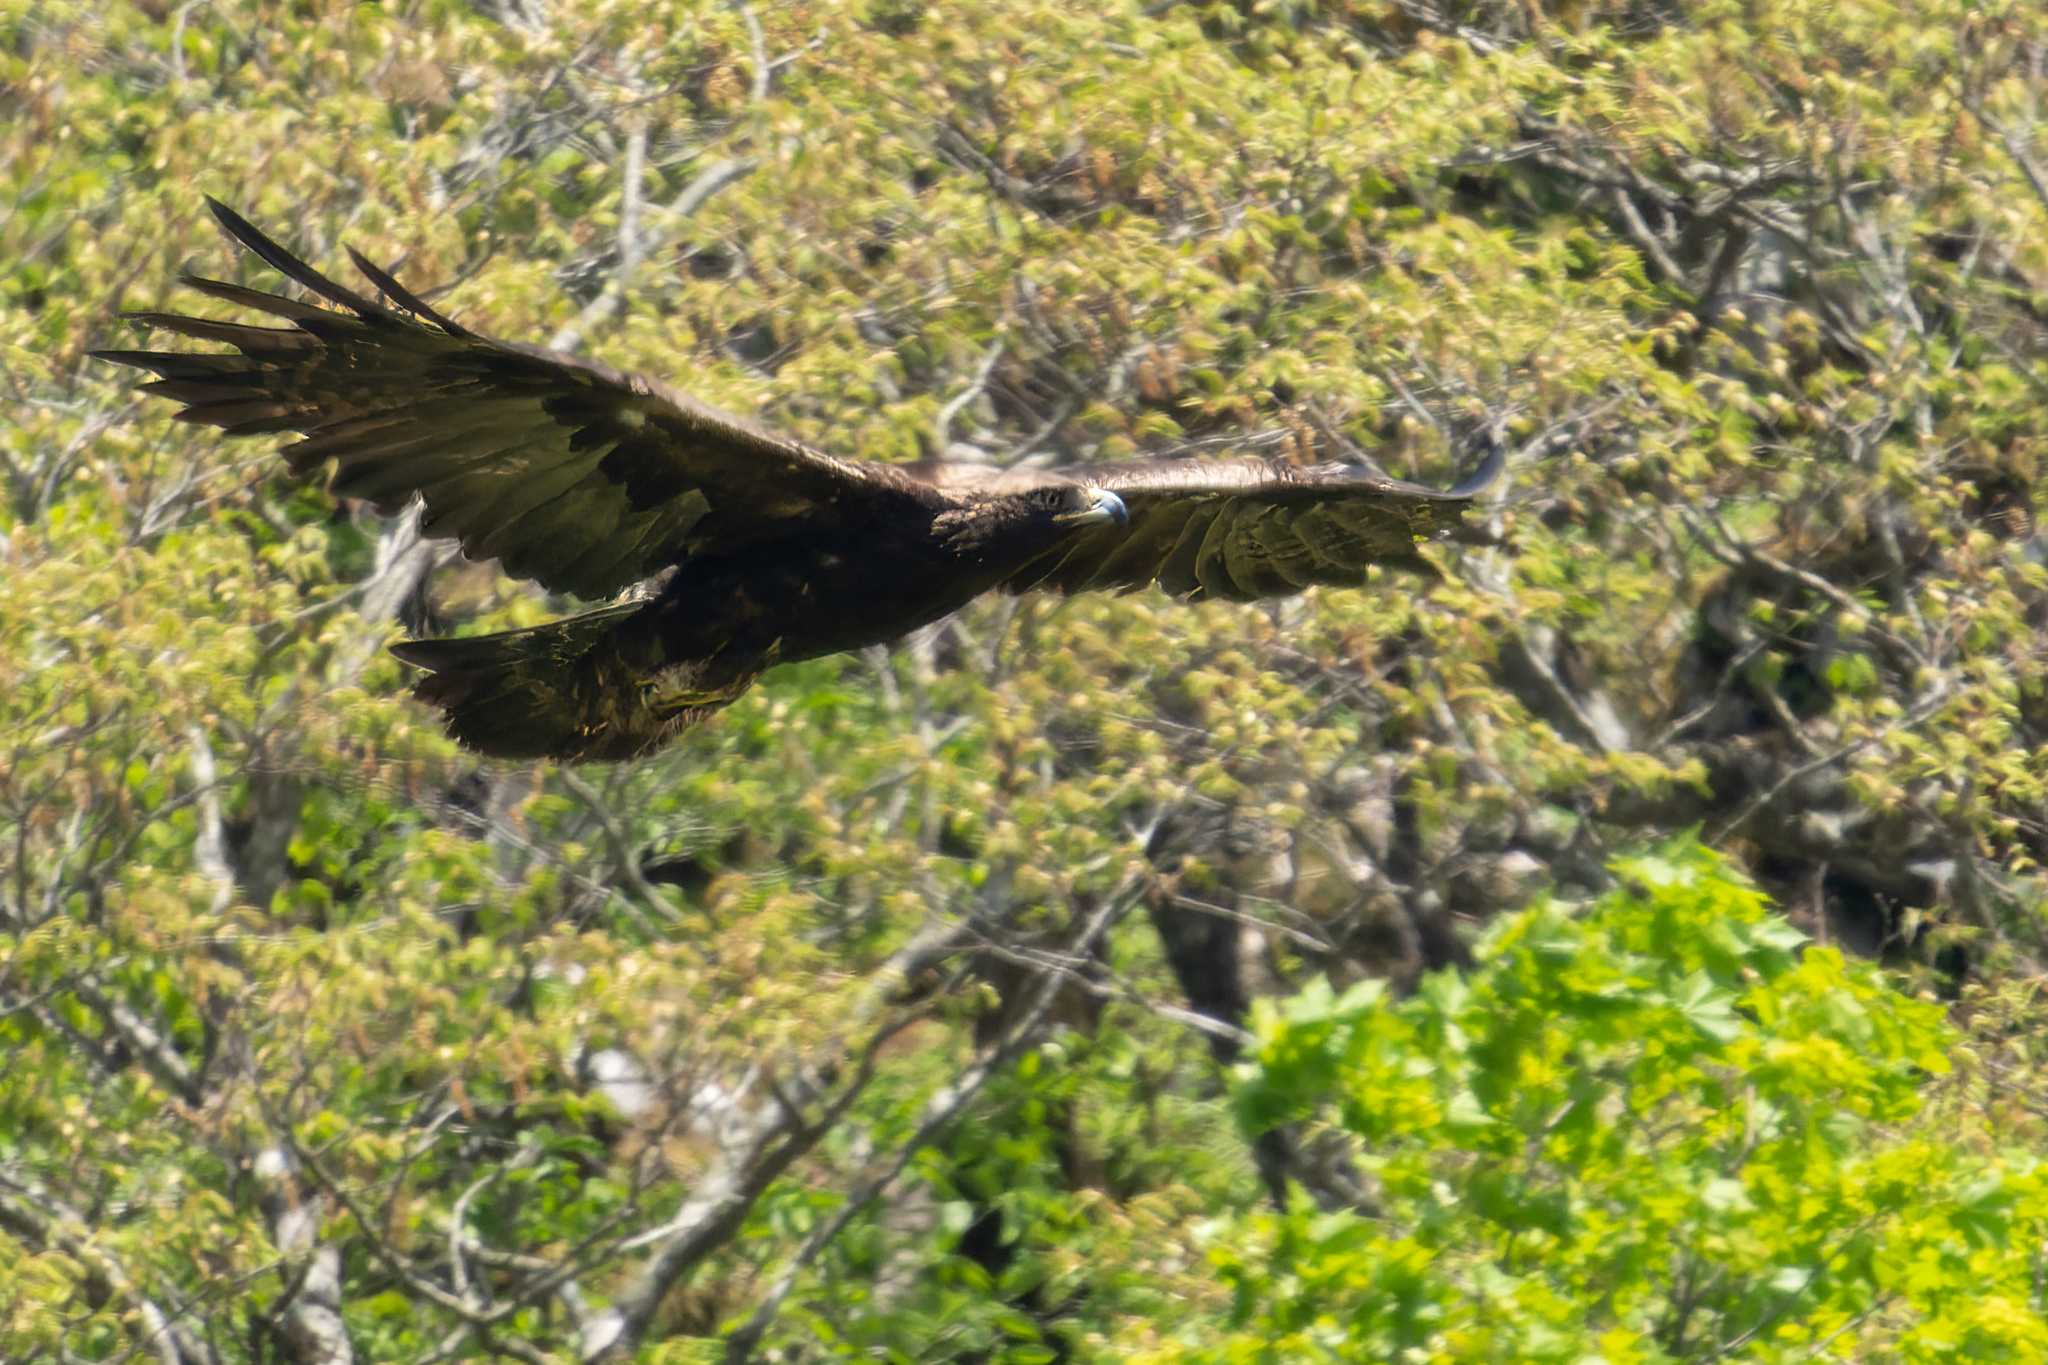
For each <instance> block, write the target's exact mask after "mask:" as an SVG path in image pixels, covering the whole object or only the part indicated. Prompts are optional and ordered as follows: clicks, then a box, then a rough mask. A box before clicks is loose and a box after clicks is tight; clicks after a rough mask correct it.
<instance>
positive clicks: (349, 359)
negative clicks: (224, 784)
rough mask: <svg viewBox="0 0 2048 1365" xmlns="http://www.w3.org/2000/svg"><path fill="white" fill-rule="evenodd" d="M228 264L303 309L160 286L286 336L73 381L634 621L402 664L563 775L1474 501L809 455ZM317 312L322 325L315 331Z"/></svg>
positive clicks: (1394, 487)
mask: <svg viewBox="0 0 2048 1365" xmlns="http://www.w3.org/2000/svg"><path fill="white" fill-rule="evenodd" d="M207 202H208V204H209V205H210V206H211V207H212V209H213V216H214V217H215V218H217V219H218V220H219V221H220V225H221V227H222V228H224V229H225V230H226V231H227V233H228V235H229V236H230V237H233V238H234V239H235V240H236V241H238V242H240V243H241V244H242V245H243V246H245V247H247V248H248V249H249V250H250V251H252V252H254V253H255V254H256V255H257V256H259V257H261V258H262V259H263V260H264V261H266V262H268V263H269V264H270V265H271V266H273V267H275V268H276V269H277V270H279V271H280V272H282V273H283V274H284V275H286V276H288V277H289V278H291V279H293V280H295V281H297V282H298V283H299V284H301V285H303V286H304V287H305V288H306V289H307V290H309V291H310V292H311V293H312V294H313V295H315V296H317V298H318V299H319V300H321V301H322V302H321V303H315V302H310V301H303V300H299V299H293V298H287V297H284V296H282V295H278V294H266V293H262V292H259V291H257V290H254V289H248V288H244V287H242V286H241V285H236V284H228V283H224V282H222V281H219V280H209V279H201V278H198V277H196V276H191V275H187V276H184V277H183V281H184V283H185V284H187V285H189V286H191V287H192V288H194V289H197V290H198V291H200V292H201V293H203V294H207V295H210V296H211V297H213V298H216V299H220V300H223V301H224V302H227V303H230V304H234V305H237V306H239V307H243V308H250V309H254V310H256V311H258V312H260V313H265V314H268V315H270V317H272V318H275V319H281V320H282V321H283V322H284V323H285V324H286V325H284V326H281V327H280V326H260V327H259V326H252V325H249V324H246V323H239V322H217V321H212V320H209V319H205V318H192V317H185V316H182V315H179V314H173V313H156V312H148V313H139V314H134V315H132V316H134V317H135V318H136V320H138V321H140V322H143V323H146V324H148V325H151V326H155V327H161V328H163V329H165V330H166V331H170V332H175V333H177V334H178V335H180V336H185V337H193V338H197V339H199V340H202V341H212V342H224V343H226V344H227V345H229V346H231V347H233V348H234V350H233V352H232V353H213V354H202V353H195V352H186V351H134V350H113V351H95V352H93V354H94V355H95V356H97V357H98V358H99V359H101V360H109V361H113V362H115V363H117V364H121V365H132V366H135V367H137V368H139V369H143V370H147V371H150V372H151V373H153V374H154V375H156V376H157V378H156V379H155V381H154V382H151V383H148V384H145V385H143V388H144V390H145V391H146V392H149V393H154V394H161V395H163V396H164V397H167V398H171V399H174V400H176V401H177V402H180V403H182V404H184V405H185V407H184V409H183V410H182V411H181V412H179V413H178V414H177V416H178V419H179V420H181V421H186V422H197V423H202V424H205V425H207V426H214V427H218V428H220V429H221V431H222V432H223V433H224V434H226V435H229V436H253V435H262V434H269V433H273V432H285V431H292V432H298V433H299V434H300V435H301V436H302V437H303V438H304V439H303V440H300V441H298V442H297V443H295V444H292V445H289V446H286V447H285V449H284V457H285V460H286V462H287V463H288V464H289V465H290V467H291V469H292V471H293V472H294V473H297V474H302V475H305V474H312V473H314V472H316V471H320V470H323V469H327V470H331V473H330V474H329V475H328V478H329V481H330V483H331V486H332V488H333V489H334V491H335V492H337V493H341V494H345V495H347V496H350V497H356V498H362V499H366V500H368V501H369V502H371V503H373V504H375V505H376V506H377V507H378V508H379V509H380V510H382V511H384V512H386V513H394V512H397V511H399V510H401V509H402V508H404V507H405V506H406V505H407V504H408V503H409V502H411V501H412V500H413V499H414V498H418V499H419V500H420V502H421V503H422V505H423V506H422V511H421V519H420V529H421V531H422V533H423V534H426V535H429V536H453V537H455V538H456V539H457V540H458V541H460V542H461V546H462V550H463V553H464V554H466V555H467V556H469V557H470V558H471V559H478V560H482V559H496V560H498V561H499V562H500V563H502V564H503V566H504V568H505V571H506V572H507V573H509V574H511V575H512V576H513V577H515V578H530V579H532V580H534V581H535V582H537V583H539V584H540V585H541V586H542V587H544V588H547V589H548V590H550V591H552V592H562V593H573V594H575V595H577V596H579V597H585V598H592V599H604V598H610V597H615V596H617V595H618V594H620V593H621V592H622V591H624V590H625V589H628V588H631V587H634V586H635V585H639V584H642V583H643V582H645V581H647V580H654V582H653V584H652V585H651V591H649V590H643V591H642V592H640V593H639V594H637V595H636V596H635V598H634V599H633V600H623V601H619V602H616V603H615V604H614V605H610V606H605V607H600V608H598V609H597V610H595V611H589V612H585V613H583V614H582V615H580V616H571V617H568V618H566V619H563V620H560V621H554V622H550V623H549V624H547V625H542V626H534V627H531V628H529V629H526V630H512V631H504V632H501V633H499V634H495V635H478V636H465V637H460V638H453V639H440V640H409V641H405V642H403V643H401V644H397V645H394V646H393V647H392V652H393V653H394V654H396V655H397V656H398V657H399V658H400V659H402V660H404V661H405V662H406V663H408V664H412V665H415V666H417V667H419V668H422V669H425V670H426V672H427V676H426V677H424V678H422V679H421V680H420V681H419V682H418V684H417V685H416V687H415V695H417V696H418V697H419V698H420V700H422V701H424V702H427V703H430V704H432V705H434V706H437V707H439V708H440V710H441V712H442V713H443V716H444V717H445V720H446V723H447V727H448V729H449V731H450V732H451V733H452V734H453V735H454V736H455V738H456V739H457V740H459V741H460V742H461V743H463V744H464V745H466V746H468V747H469V748H471V749H474V750H477V751H478V752H481V753H484V754H489V755H494V756H497V757H502V758H555V759H562V760H565V761H570V762H577V761H587V760H604V759H627V758H633V757H636V756H638V755H641V754H647V753H651V752H653V751H654V750H656V749H659V748H660V747H662V746H663V745H664V744H666V743H668V742H669V741H670V740H671V739H673V738H674V737H675V736H676V735H677V734H678V733H680V732H681V731H682V730H684V729H685V728H687V727H688V726H690V725H692V724H694V723H695V722H697V721H698V720H701V719H702V718H703V717H705V716H707V715H709V714H710V713H711V712H713V711H716V710H718V709H719V708H720V707H723V706H725V705H727V704H729V703H730V702H731V701H732V700H733V699H734V698H736V697H738V696H739V695H740V694H741V693H742V692H744V691H745V690H746V689H747V687H748V686H749V685H751V684H752V683H753V681H754V679H756V678H757V677H759V676H760V675H761V673H762V671H763V670H765V669H767V668H768V667H770V666H771V665H773V664H777V663H787V662H792V661H795V660H799V659H811V658H816V657H818V656H819V655H823V654H832V653H837V652H838V651H841V650H849V649H858V648H861V647H862V646H865V645H872V644H880V643H885V642H888V641H891V640H894V639H896V638H897V637H899V636H901V635H903V634H904V633H905V632H907V631H909V630H912V629H914V628H915V627H917V626H920V625H924V624H925V623H927V622H930V621H934V620H937V619H939V618H940V617H943V616H945V615H947V614H948V613H950V612H953V611H956V610H958V609H959V608H961V607H963V606H965V605H966V604H967V603H968V602H970V601H972V600H973V599H974V598H976V597H978V596H980V595H981V594H982V593H985V592H989V591H991V590H994V589H1001V590H1003V591H1005V592H1013V593H1020V592H1027V591H1030V590H1032V589H1045V590H1048V591H1053V592H1062V593H1076V592H1085V591H1089V590H1091V589H1096V588H1105V589H1111V590H1119V591H1131V590H1134V589H1138V588H1143V587H1146V586H1148V585H1150V584H1154V583H1156V584H1158V585H1159V586H1160V587H1161V588H1162V589H1164V590H1165V591H1166V592H1167V593H1169V594H1171V595H1173V596H1175V597H1179V598H1182V599H1186V600H1190V601H1193V600H1199V599H1203V598H1223V599H1225V600H1229V601H1248V600H1250V599H1253V598H1259V597H1273V596H1281V595H1285V594H1289V593H1294V592H1299V591H1300V590H1301V589H1303V588H1306V587H1309V586H1311V585H1313V584H1335V585H1356V584H1359V583H1362V582H1363V581H1364V580H1365V575H1366V566H1367V565H1369V564H1371V563H1374V562H1381V563H1405V564H1409V565H1414V564H1416V563H1418V562H1419V561H1418V560H1417V558H1416V555H1415V546H1416V544H1417V542H1419V541H1423V540H1428V539H1432V538H1435V537H1438V536H1441V535H1443V534H1445V533H1446V532H1448V531H1449V530H1450V529H1451V528H1453V527H1455V526H1456V525H1457V524H1458V520H1459V517H1460V513H1461V512H1462V511H1463V509H1464V508H1465V507H1466V506H1467V505H1468V504H1469V503H1470V502H1471V501H1472V499H1473V497H1474V495H1476V494H1477V493H1478V492H1479V491H1480V490H1481V489H1483V488H1484V487H1485V486H1486V485H1487V484H1488V483H1489V482H1490V481H1491V480H1492V478H1493V477H1494V475H1495V473H1497V472H1498V468H1499V465H1500V458H1501V457H1500V451H1499V447H1498V444H1497V443H1496V444H1495V446H1494V449H1493V451H1492V453H1491V455H1490V457H1489V458H1488V460H1487V462H1486V465H1485V467H1483V468H1482V469H1480V470H1479V471H1478V472H1477V473H1476V474H1475V475H1474V476H1473V477H1472V478H1470V479H1468V480H1467V481H1466V482H1465V483H1463V484H1461V485H1460V486H1459V487H1457V488H1453V489H1450V490H1448V491H1445V490H1438V489H1432V488H1425V487H1422V486H1420V485H1417V484H1412V483H1405V482H1402V481H1400V480H1397V479H1390V478H1388V477H1386V476H1385V475H1383V474H1381V473H1379V472H1377V471H1375V470H1373V469H1371V468H1368V467H1366V466H1364V465H1358V464H1322V465H1312V466H1298V465H1291V464H1286V463H1281V462H1277V461H1273V460H1267V459H1259V458H1236V459H1159V460H1128V461H1118V462H1112V463H1102V464H1091V465H1076V466H1068V467H1064V468H1052V469H1020V468H1009V469H1004V468H999V467H995V466H989V465H979V464H972V463H960V462H952V461H943V460H927V461H922V462H919V463H914V464H885V463H878V462H863V461H859V460H848V459H842V458H840V457H839V456H836V455H831V454H827V453H825V452H824V451H820V450H815V449H813V448H811V447H810V446H808V445H805V444H804V443H803V442H801V441H798V440H795V439H793V438H791V437H788V436H785V435H782V434H780V433H778V432H775V431H772V430H770V429H769V428H767V427H765V426H762V425H760V424H758V423H756V422H753V421H750V420H748V419H747V418H744V417H737V416H733V415H731V414H729V413H724V412H720V411H719V410H717V409H716V408H712V407H708V406H706V405H705V404H703V403H699V402H697V401H696V400H694V399H692V398H690V397H688V396H687V395H685V394H682V393H679V392H677V391H675V390H674V389H671V388H669V387H668V386H667V385H665V384H662V383H659V382H657V381H655V380H652V379H648V378H645V377H643V376H641V375H636V374H622V373H620V372H619V371H617V370H612V369H608V368H606V367H605V366H603V365H598V364H594V363H592V362H590V361H587V360H579V359H577V358H575V357H573V356H568V355H562V354H560V353H557V352H554V351H549V350H544V349H542V348H540V347H538V346H528V345H522V344H520V343H518V342H508V341H496V340H493V339H491V338H489V337H486V336H482V335H479V334H478V333H476V332H473V331H471V330H469V329H468V328H467V327H464V326H462V325H461V324H459V323H457V322H455V321H453V320H451V319H449V318H447V317H445V316H443V315H442V314H441V313H440V312H438V311H436V310H435V309H434V308H433V307H432V306H430V305H429V304H427V303H426V302H424V301H423V300H422V299H420V298H419V297H418V296H417V295H416V294H414V293H412V292H411V291H410V290H408V289H406V288H405V287H404V286H403V285H401V284H399V283H398V281H396V280H394V279H393V278H391V276H390V275H389V274H388V273H386V272H385V271H383V270H381V269H379V268H378V267H377V266H375V265H373V264H371V263H370V262H369V261H367V260H365V259H364V258H363V257H362V256H361V255H359V254H358V253H356V252H355V251H353V250H351V251H350V252H349V255H350V257H351V258H352V259H353V260H354V261H355V264H356V266H357V268H358V269H360V270H361V271H362V272H363V274H364V275H365V276H367V277H368V279H369V280H370V282H371V283H372V284H373V285H374V286H375V288H376V289H377V291H378V292H379V293H380V294H381V295H382V296H383V299H384V300H386V301H388V302H383V301H379V300H377V299H373V298H368V297H365V296H364V295H362V294H359V293H356V292H355V291H354V290H352V289H349V288H347V287H346V286H344V285H340V284H337V283H335V282H334V281H332V280H330V279H328V278H326V277H325V276H324V275H321V274H320V273H319V272H318V271H316V270H314V269H313V268H312V267H311V266H309V265H307V264H306V263H305V262H304V261H301V260H299V259H298V258H296V257H294V256H293V255H291V253H289V252H287V251H286V250H284V248H282V247H280V246H279V245H278V244H277V243H276V242H273V241H271V240H270V238H268V237H266V236H264V235H263V233H261V232H260V231H258V230H257V229H256V228H255V227H253V226H252V225H251V224H250V223H249V222H248V221H247V220H245V219H244V218H242V217H241V215H239V214H237V213H236V212H235V211H234V210H232V209H230V208H228V207H227V206H226V205H225V204H222V203H220V202H218V201H217V200H213V199H211V198H209V199H208V200H207ZM323 303H324V304H328V305H333V306H332V307H327V306H322V304H323Z"/></svg>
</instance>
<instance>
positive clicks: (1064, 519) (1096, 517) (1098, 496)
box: [1053, 488, 1131, 527]
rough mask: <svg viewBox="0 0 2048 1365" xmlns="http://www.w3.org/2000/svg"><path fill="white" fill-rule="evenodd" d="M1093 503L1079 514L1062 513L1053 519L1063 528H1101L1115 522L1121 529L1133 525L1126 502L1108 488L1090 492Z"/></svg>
mask: <svg viewBox="0 0 2048 1365" xmlns="http://www.w3.org/2000/svg"><path fill="white" fill-rule="evenodd" d="M1088 493H1089V496H1090V499H1091V501H1090V502H1089V504H1088V506H1087V507H1085V508H1083V509H1082V510H1081V511H1079V512H1062V513H1061V514H1060V515H1058V516H1056V517H1054V518H1053V520H1054V521H1055V522H1058V523H1059V524H1060V525H1062V526H1100V525H1101V524H1102V523H1103V522H1105V521H1113V522H1115V523H1116V524H1117V525H1118V526H1119V527H1123V526H1129V525H1130V524H1131V509H1130V508H1128V507H1126V506H1124V500H1123V499H1122V498H1120V497H1118V496H1117V495H1116V494H1114V493H1112V492H1110V491H1109V490H1108V489H1107V488H1091V489H1089V490H1088Z"/></svg>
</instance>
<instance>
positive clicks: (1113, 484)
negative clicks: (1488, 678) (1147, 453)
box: [908, 442, 1504, 602]
mask: <svg viewBox="0 0 2048 1365" xmlns="http://www.w3.org/2000/svg"><path fill="white" fill-rule="evenodd" d="M1503 460H1504V455H1503V452H1502V450H1501V447H1500V446H1499V444H1498V443H1497V442H1496V443H1493V444H1492V445H1491V447H1490V449H1489V452H1488V456H1487V459H1486V461H1485V462H1484V463H1483V464H1482V465H1481V467H1480V468H1479V469H1478V470H1477V471H1475V472H1474V473H1473V475H1472V476H1471V477H1470V478H1468V479H1466V480H1465V481H1464V482H1463V483H1461V484H1459V485H1458V486H1457V487H1455V488H1450V489H1437V488H1427V487H1424V486H1423V485H1421V484H1415V483H1408V482H1405V481H1403V480H1400V479H1393V478H1389V477H1387V476H1386V475H1384V474H1381V473H1379V472H1378V471H1377V470H1373V469H1370V468H1367V467H1366V466H1364V465H1356V464H1321V465H1307V466H1302V465H1291V464H1285V463H1282V462H1280V461H1277V460H1264V459H1256V458H1240V459H1223V460H1203V459H1177V460H1129V461H1112V462H1106V463H1102V464H1092V465H1071V466H1066V467H1063V468H1055V469H1042V470H1027V469H1009V470H994V469H982V470H979V471H978V472H977V470H976V467H974V466H966V465H947V466H938V465H936V464H934V465H929V466H923V467H919V466H908V468H911V469H913V470H917V471H918V472H919V473H920V475H921V476H922V477H924V478H926V479H928V480H930V481H931V482H932V483H934V484H935V485H937V486H939V487H943V488H946V489H947V490H948V491H951V492H956V493H961V492H966V491H968V490H970V489H973V490H975V491H980V492H986V493H1010V492H1021V491H1023V490H1024V489H1025V488H1027V487H1029V486H1031V485H1033V484H1037V483H1045V482H1053V481H1058V482H1070V483H1085V484H1090V485H1093V486H1095V487H1097V488H1104V489H1107V490H1109V491H1110V492H1112V493H1114V494H1116V495H1117V496H1118V497H1119V498H1122V499H1123V501H1124V505H1125V506H1126V507H1127V508H1128V509H1129V511H1130V525H1129V526H1128V527H1127V528H1126V527H1116V526H1100V527H1097V528H1095V529H1093V530H1090V531H1088V532H1086V533H1084V534H1082V535H1079V536H1076V537H1074V538H1073V539H1072V540H1070V541H1068V542H1067V543H1066V544H1063V545H1061V546H1059V547H1058V548H1056V549H1054V550H1052V551H1050V552H1048V553H1046V554H1044V555H1042V556H1040V557H1038V558H1037V559H1034V560H1032V561H1031V562H1030V563H1028V564H1025V565H1023V566H1022V567H1021V568H1020V569H1019V570H1018V571H1017V572H1016V573H1014V574H1012V575H1010V577H1009V578H1008V579H1006V580H1005V581H1004V583H1003V587H1005V588H1006V589H1008V590H1009V591H1011V592H1029V591H1031V590H1033V589H1035V588H1042V589H1046V590H1048V591H1053V592H1068V593H1073V592H1088V591H1092V590H1096V589H1106V590H1109V591H1130V590H1132V589H1136V588H1143V587H1147V586H1149V585H1151V584H1153V583H1157V584H1158V585H1159V586H1160V587H1161V588H1162V589H1164V590H1165V591H1166V592H1168V593H1171V594H1172V595H1174V596H1176V597H1182V598H1187V599H1190V600H1200V599H1202V598H1211V597H1213V598H1222V599H1225V600H1228V601H1234V602H1244V601H1250V600H1252V599H1253V598H1259V597H1279V596H1285V595H1286V594H1288V593H1294V592H1299V591H1301V590H1302V589H1303V588H1306V587H1310V586H1312V585H1315V584H1330V585H1353V586H1355V585H1357V584H1359V583H1363V582H1364V581H1365V575H1366V569H1367V568H1368V567H1369V566H1370V565H1372V564H1376V563H1377V564H1389V563H1395V564H1408V565H1414V564H1415V563H1416V562H1417V557H1416V554H1415V547H1416V545H1417V543H1418V542H1421V541H1426V540H1433V539H1435V538H1437V537H1438V536H1440V535H1442V534H1443V533H1444V532H1446V531H1448V530H1450V529H1451V528H1453V527H1455V526H1457V525H1458V523H1459V520H1460V518H1461V517H1462V515H1463V513H1464V511H1465V509H1466V508H1467V507H1468V506H1470V504H1471V502H1472V500H1473V499H1474V498H1475V497H1476V496H1478V494H1479V493H1481V492H1482V491H1484V490H1485V488H1486V487H1487V486H1488V485H1489V484H1491V483H1492V482H1493V480H1494V478H1495V477H1496V476H1497V475H1498V474H1499V473H1500V470H1501V465H1502V462H1503Z"/></svg>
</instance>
